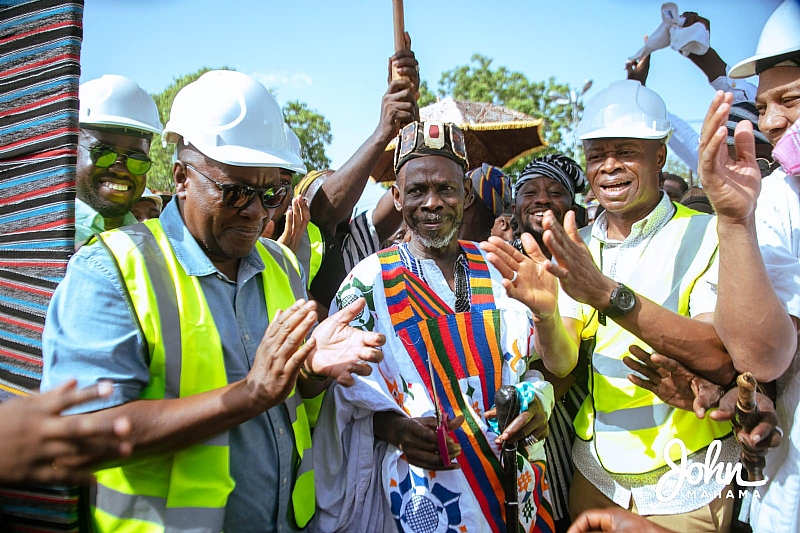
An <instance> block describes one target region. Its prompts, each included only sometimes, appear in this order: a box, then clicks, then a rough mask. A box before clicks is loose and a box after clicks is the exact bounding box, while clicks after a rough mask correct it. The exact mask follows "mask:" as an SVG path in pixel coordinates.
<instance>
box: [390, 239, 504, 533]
mask: <svg viewBox="0 0 800 533" xmlns="http://www.w3.org/2000/svg"><path fill="white" fill-rule="evenodd" d="M459 243H460V244H461V248H462V250H464V252H465V254H466V258H467V263H468V267H469V284H470V305H471V310H470V312H469V313H456V312H454V311H453V310H452V309H451V308H450V307H449V306H448V305H447V304H446V303H445V302H444V301H443V300H442V299H441V298H440V297H439V296H438V295H436V294H435V293H434V292H433V291H432V290H431V288H430V287H429V286H428V285H427V284H426V283H425V282H424V281H422V280H421V279H420V278H419V277H418V276H416V275H415V274H414V273H413V272H411V271H410V270H409V269H408V268H406V267H405V266H404V265H403V263H402V260H401V258H400V253H399V251H398V247H397V246H393V247H391V248H388V249H386V250H383V251H381V252H378V257H379V259H380V262H381V270H382V277H383V284H384V288H385V291H386V301H387V304H388V307H389V313H390V315H391V318H392V324H393V326H394V330H395V333H397V335H398V336H399V337H400V338H401V339H402V340H403V344H404V345H405V348H406V350H407V351H408V354H409V356H410V357H411V360H412V362H413V364H414V366H415V367H416V369H417V372H418V373H419V375H420V376H421V378H422V380H423V382H424V384H425V387H426V388H427V390H428V396H429V397H430V398H433V394H432V387H433V386H435V387H436V392H437V396H438V398H439V401H440V403H441V404H442V405H441V408H442V409H443V410H444V411H445V412H446V413H447V414H448V415H449V416H450V418H454V417H456V416H460V415H464V420H465V422H464V424H463V425H462V426H461V427H460V428H458V429H456V431H455V432H454V434H455V436H456V440H457V441H458V443H459V444H460V445H461V450H462V451H461V456H460V457H459V464H460V465H461V470H462V472H463V473H464V475H465V476H466V478H467V481H468V483H469V485H470V486H471V487H473V493H474V495H475V497H476V499H477V500H478V501H479V502H480V506H481V509H482V511H483V514H484V516H486V518H487V520H488V521H489V522H490V524H492V529H493V530H494V531H498V532H499V531H504V530H505V522H504V517H503V499H504V495H503V488H502V484H501V482H500V476H501V473H500V463H499V460H498V459H497V456H496V455H495V453H494V443H492V442H489V440H488V439H487V438H486V435H484V433H483V431H481V427H480V424H479V421H478V419H477V415H476V414H475V411H474V410H473V409H472V408H471V407H470V406H469V405H468V404H467V399H466V398H465V395H464V393H463V392H462V390H461V385H460V383H459V380H464V379H466V378H468V377H479V378H480V383H481V390H482V395H483V398H482V400H483V405H484V408H485V409H488V408H490V407H491V406H493V405H494V393H495V391H496V390H497V389H498V388H500V385H501V372H502V364H503V354H502V352H501V336H500V313H499V311H498V310H497V308H496V307H495V304H494V296H493V294H492V286H491V277H490V275H489V268H488V266H487V265H486V262H485V261H484V259H483V256H482V255H481V253H480V251H479V250H478V248H477V246H475V244H473V243H471V242H465V241H459ZM428 357H431V358H432V359H431V363H432V366H433V372H434V376H431V375H430V372H429V371H428ZM431 378H433V382H432V381H431Z"/></svg>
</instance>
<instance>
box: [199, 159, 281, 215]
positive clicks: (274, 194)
mask: <svg viewBox="0 0 800 533" xmlns="http://www.w3.org/2000/svg"><path fill="white" fill-rule="evenodd" d="M184 165H186V166H187V167H188V168H191V169H192V170H194V171H195V172H197V173H198V174H200V175H201V176H203V177H204V178H206V179H207V180H209V181H210V182H212V183H213V184H214V185H216V186H217V187H219V188H220V189H222V203H223V205H224V206H225V207H229V208H231V209H244V208H246V207H247V206H249V205H250V204H251V203H253V200H254V199H255V197H256V195H258V196H260V197H261V205H263V206H264V209H275V208H276V207H280V206H281V204H282V203H283V201H284V200H285V199H286V195H288V194H289V187H287V186H286V185H273V186H271V187H250V186H249V185H239V184H237V183H219V182H218V181H217V180H215V179H214V178H211V177H209V176H207V175H205V174H203V173H202V172H200V171H199V170H197V169H196V168H195V167H194V166H192V165H190V164H189V163H184Z"/></svg>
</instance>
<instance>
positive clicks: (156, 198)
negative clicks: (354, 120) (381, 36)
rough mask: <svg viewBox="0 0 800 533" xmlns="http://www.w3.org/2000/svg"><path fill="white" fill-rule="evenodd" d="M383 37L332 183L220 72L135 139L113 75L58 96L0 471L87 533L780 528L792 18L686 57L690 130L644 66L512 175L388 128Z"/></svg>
mask: <svg viewBox="0 0 800 533" xmlns="http://www.w3.org/2000/svg"><path fill="white" fill-rule="evenodd" d="M683 17H684V18H685V20H686V25H687V26H689V25H692V24H695V23H697V24H700V25H702V26H705V28H706V29H708V28H709V24H708V21H707V20H705V19H703V18H702V17H700V16H699V15H697V14H695V13H685V14H684V15H683ZM406 48H407V50H404V51H401V52H398V53H397V54H395V55H394V56H392V58H391V59H390V78H389V84H388V88H387V91H386V93H385V95H384V96H383V99H382V102H381V114H380V118H379V120H378V123H377V125H376V127H375V130H374V132H373V133H372V134H371V135H370V136H369V137H368V138H367V139H366V140H365V142H364V143H363V144H362V145H361V147H360V148H359V149H358V151H357V152H356V153H355V154H354V155H353V156H352V157H351V158H350V159H349V160H348V161H347V162H346V163H345V164H344V165H343V166H342V167H341V168H339V169H338V170H335V171H332V170H324V169H307V168H306V166H305V165H304V163H303V160H302V158H301V146H300V142H299V140H298V138H297V136H296V135H295V134H294V133H293V132H292V131H291V129H289V128H288V127H287V126H286V124H285V123H284V120H283V116H282V113H281V109H280V106H279V105H278V103H277V102H276V100H275V99H274V97H273V96H272V95H271V94H270V93H269V92H268V91H267V89H266V88H264V86H263V85H261V84H260V83H259V82H258V81H256V80H255V79H254V78H252V77H251V76H249V75H247V74H243V73H240V72H235V71H228V70H220V71H210V72H207V73H205V74H203V75H202V76H201V77H200V78H199V79H197V80H196V81H194V82H192V83H190V84H188V85H187V86H186V87H184V88H183V89H181V90H180V91H179V92H178V94H177V95H176V96H175V99H174V101H173V103H172V107H171V113H170V118H169V121H168V122H167V123H166V124H165V125H164V124H162V123H161V121H160V118H159V114H158V110H157V108H156V105H155V102H154V101H153V100H152V98H151V97H150V96H149V95H148V94H147V93H146V92H145V91H144V90H142V89H141V88H140V87H139V86H138V85H137V84H136V82H134V81H133V80H130V79H128V78H125V77H123V76H118V75H110V74H109V75H105V76H103V77H101V78H98V79H95V80H91V81H87V82H85V83H84V84H82V85H81V87H80V93H79V98H80V114H79V122H80V135H79V140H78V143H79V144H78V158H77V188H76V190H77V199H76V207H75V228H76V230H75V240H74V243H75V250H76V253H75V255H74V256H73V257H72V259H71V260H70V263H69V267H68V269H67V273H66V276H65V277H64V279H63V281H62V282H61V283H60V284H59V286H58V288H57V289H56V291H55V293H54V295H53V298H52V300H51V302H50V306H49V309H48V312H47V319H46V323H45V327H44V331H43V333H42V349H43V354H44V373H43V380H42V384H41V391H42V392H41V394H39V395H36V396H33V397H31V398H27V399H19V400H12V401H8V402H5V403H2V404H0V420H2V426H3V431H2V433H3V437H4V438H3V439H2V441H0V482H2V483H9V484H18V483H39V484H58V483H60V484H82V485H90V486H91V487H92V490H91V495H88V496H86V498H85V499H86V501H85V502H84V504H85V505H86V508H87V509H89V512H88V515H89V517H88V519H87V522H88V523H87V524H86V527H87V528H88V527H91V528H93V530H95V531H103V532H105V531H108V532H112V531H137V532H151V531H174V532H184V531H185V532H190V531H191V532H209V533H213V532H219V531H229V532H237V533H238V532H245V533H247V532H254V533H255V532H291V531H303V530H308V531H319V532H337V531H341V532H348V531H352V532H370V531H375V532H383V531H403V532H413V533H419V532H462V531H476V532H497V531H514V532H516V531H525V532H556V531H558V532H565V531H569V532H571V533H580V532H588V531H607V532H611V531H617V532H631V531H637V532H645V533H647V532H650V533H663V532H665V531H676V532H684V531H690V532H695V531H709V532H711V531H747V530H748V529H752V530H753V531H770V532H784V531H786V532H794V531H800V448H798V440H800V424H795V422H796V420H795V419H796V418H797V417H798V416H800V411H799V410H798V403H799V402H800V374H798V369H799V368H800V366H799V365H800V359H799V358H798V357H797V355H796V354H797V351H798V320H800V104H798V102H800V3H799V2H798V1H797V0H786V1H785V2H784V3H783V4H782V5H781V6H780V7H778V9H777V10H776V11H775V13H774V14H773V15H772V16H771V18H770V19H769V20H768V21H767V23H766V25H765V27H764V29H763V33H762V37H761V40H760V41H759V45H758V49H757V50H756V53H755V55H754V56H752V57H750V58H747V59H745V60H743V61H741V62H739V63H738V64H736V65H735V66H734V67H732V68H730V69H729V68H728V67H727V65H726V64H725V62H724V61H722V59H721V58H720V57H719V55H718V54H717V53H716V52H715V51H714V50H713V48H709V49H708V51H707V52H706V53H704V54H700V55H697V54H690V55H689V58H690V59H691V60H692V61H694V62H695V63H696V64H697V65H698V66H699V67H700V68H701V69H702V70H703V71H704V72H705V73H706V74H707V76H708V78H709V82H710V83H711V84H712V85H713V86H714V87H716V88H719V89H720V90H718V91H717V93H716V95H715V97H714V99H713V101H712V102H711V104H710V107H709V110H708V113H707V115H706V117H705V120H704V123H703V126H702V131H701V133H700V135H699V136H698V135H697V134H694V137H692V134H691V133H687V132H686V131H685V129H683V130H681V126H680V123H679V121H680V119H678V118H677V117H675V116H674V115H671V114H670V113H668V110H667V108H666V106H665V104H664V102H663V100H662V99H661V98H660V97H659V95H658V94H656V93H655V92H654V91H652V90H651V89H649V88H648V87H646V86H645V82H646V78H647V72H648V70H649V68H650V59H649V56H645V57H643V58H640V59H637V60H634V61H631V62H630V63H629V64H628V79H625V80H620V81H617V82H614V83H612V84H611V85H609V86H608V87H606V88H603V89H602V90H601V91H599V92H598V93H597V94H596V95H595V96H594V97H593V98H591V99H590V100H589V102H588V103H587V105H586V107H585V109H584V111H583V116H582V119H581V122H580V124H579V125H578V128H577V135H578V137H579V138H580V140H581V142H582V144H583V150H584V154H585V165H584V166H583V167H582V166H581V164H580V163H579V162H577V161H575V160H573V159H571V158H569V157H567V156H566V155H562V154H550V155H546V156H542V157H536V158H533V159H532V160H531V161H530V163H528V164H527V165H526V166H525V168H524V169H523V170H522V171H521V172H520V173H519V175H518V176H514V177H513V178H514V179H513V180H512V177H511V176H507V175H506V174H504V173H503V171H502V169H500V168H497V167H494V166H491V165H488V164H483V165H480V166H477V167H473V166H472V165H471V164H470V155H469V153H468V152H467V148H466V143H465V138H464V133H463V132H462V130H461V129H460V128H459V126H458V125H456V124H452V123H446V122H441V121H437V120H421V119H420V116H419V108H418V106H417V98H418V96H419V94H418V87H419V74H418V72H419V69H418V64H417V60H416V58H415V56H414V54H413V52H411V51H410V39H408V37H407V38H406ZM392 73H394V74H395V75H394V76H393V75H392ZM753 75H757V76H758V87H757V88H756V87H753V86H749V85H748V84H746V83H744V82H739V81H733V80H739V79H740V78H746V77H750V76H753ZM676 122H677V123H678V124H676ZM678 130H681V131H680V133H677V134H676V135H674V136H673V135H672V134H673V132H674V131H678ZM154 134H160V135H162V137H163V140H164V142H165V143H168V144H171V145H173V147H174V154H175V155H174V159H173V165H172V176H173V179H174V183H175V194H174V196H172V197H170V196H166V197H165V196H164V195H161V194H155V193H153V192H152V191H151V190H150V189H148V188H147V183H146V182H147V179H146V176H147V172H148V171H149V170H150V167H151V165H152V162H151V160H150V158H149V156H148V152H149V149H150V144H151V141H152V138H153V135H154ZM392 141H394V143H395V145H394V160H393V166H394V172H395V176H396V181H395V182H394V184H393V185H392V186H391V188H390V189H389V190H388V191H387V192H386V193H385V194H384V196H383V197H382V198H381V199H380V200H379V201H378V202H377V203H376V205H375V206H374V207H373V208H371V209H369V210H367V211H365V212H360V213H358V214H356V215H355V216H353V211H354V207H355V205H356V202H357V200H358V198H359V196H360V194H361V192H362V191H363V190H364V187H365V185H366V183H367V181H368V180H369V177H370V174H371V171H372V170H373V168H374V167H375V165H376V163H377V162H378V159H379V158H380V156H381V154H382V153H383V152H384V150H385V149H386V147H387V145H389V143H390V142H392ZM675 143H677V144H678V146H679V147H678V148H675V149H674V150H675V151H676V152H677V153H678V154H682V155H681V157H683V158H684V160H685V161H686V162H687V164H688V165H689V166H690V167H691V168H692V169H693V170H696V171H697V173H698V174H699V177H700V181H701V184H702V187H689V186H688V184H687V183H686V182H685V181H684V180H683V179H682V178H681V177H680V176H676V175H673V174H669V173H666V172H664V170H663V169H664V167H665V164H666V161H667V153H668V150H670V149H673V148H672V146H673V145H675ZM773 148H774V150H773ZM584 195H585V196H584ZM582 198H583V199H584V200H583V204H584V205H580V203H581V199H582ZM76 310H79V312H76ZM745 372H749V373H751V374H752V375H753V376H754V378H755V379H756V380H757V381H758V382H759V383H760V384H761V385H762V387H761V388H760V391H758V392H757V393H756V397H755V401H756V402H757V405H758V407H759V414H758V419H757V420H756V421H755V423H744V422H743V421H742V420H743V419H742V418H739V417H738V416H737V414H738V413H739V411H737V408H739V409H740V408H741V405H740V404H737V401H738V394H739V392H738V389H737V387H736V378H737V376H738V375H740V374H741V373H745ZM509 398H510V400H509ZM751 422H752V421H751ZM784 432H786V433H785V434H784ZM743 456H744V457H746V458H747V460H745V461H743V460H742V459H741V458H742V457H743ZM743 464H744V466H742V465H743ZM753 464H756V465H757V466H759V469H758V470H753V469H752V465H753ZM723 465H724V466H723ZM745 467H747V468H745ZM761 467H763V477H762V476H761V473H762V468H761ZM687 472H688V474H687ZM692 472H694V474H693V475H692ZM737 473H738V474H737ZM734 474H736V475H734ZM762 480H763V481H762ZM89 523H90V524H89ZM88 530H89V529H87V531H88Z"/></svg>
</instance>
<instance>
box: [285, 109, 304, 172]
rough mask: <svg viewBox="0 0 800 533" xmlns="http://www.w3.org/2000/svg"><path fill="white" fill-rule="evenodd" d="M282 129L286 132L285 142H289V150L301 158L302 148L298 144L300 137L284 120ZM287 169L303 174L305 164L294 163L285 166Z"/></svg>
mask: <svg viewBox="0 0 800 533" xmlns="http://www.w3.org/2000/svg"><path fill="white" fill-rule="evenodd" d="M283 130H284V133H286V142H287V143H288V144H289V151H290V152H292V153H293V154H294V155H296V156H297V157H298V158H300V160H301V161H302V160H303V148H302V146H301V145H300V138H299V137H298V136H297V134H296V133H295V132H293V131H292V128H290V127H289V125H288V124H286V123H285V122H284V123H283ZM286 168H287V170H291V171H292V172H297V173H299V174H305V173H306V172H307V170H306V165H305V164H304V163H303V164H300V165H295V166H293V167H286Z"/></svg>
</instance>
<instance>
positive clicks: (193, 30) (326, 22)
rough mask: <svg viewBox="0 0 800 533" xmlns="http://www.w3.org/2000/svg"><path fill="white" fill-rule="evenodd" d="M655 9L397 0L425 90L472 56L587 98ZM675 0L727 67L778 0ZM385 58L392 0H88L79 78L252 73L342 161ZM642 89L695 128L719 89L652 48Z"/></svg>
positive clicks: (636, 4) (581, 2) (154, 85)
mask: <svg viewBox="0 0 800 533" xmlns="http://www.w3.org/2000/svg"><path fill="white" fill-rule="evenodd" d="M661 3H662V2H661V1H660V0H658V1H653V0H548V1H543V0H491V1H486V0H483V1H480V0H438V1H437V0H405V21H406V29H407V30H408V31H409V33H410V34H411V38H412V48H413V49H414V51H415V53H416V55H417V58H418V59H419V61H420V74H421V77H422V79H423V80H427V81H428V84H429V86H430V87H431V88H432V89H435V88H436V87H437V84H438V81H439V77H440V75H441V73H442V72H443V71H445V70H449V69H452V68H454V67H455V66H458V65H464V64H466V63H468V62H469V58H470V56H472V54H474V53H476V52H477V53H480V54H482V55H485V56H487V57H490V58H492V59H493V60H494V65H495V66H500V65H504V66H506V67H508V68H509V69H511V70H516V71H520V72H522V73H524V74H525V75H526V76H527V77H528V78H529V79H531V80H544V79H547V78H548V77H550V76H554V77H555V78H556V80H558V81H560V82H565V83H569V84H570V85H573V86H578V87H580V86H581V85H582V84H583V81H584V80H585V79H586V78H591V79H593V80H594V86H593V87H592V89H591V90H590V91H589V92H588V93H587V97H591V96H592V95H593V94H595V93H596V92H597V91H598V90H599V89H601V88H602V87H604V86H606V85H608V84H609V83H611V82H612V81H615V80H617V79H622V78H624V77H625V72H624V63H625V60H626V58H627V57H628V56H629V55H632V54H634V53H635V52H636V51H637V50H638V49H639V47H640V46H641V44H642V38H643V36H644V35H645V34H648V33H651V32H652V31H653V30H655V28H656V27H657V26H658V24H659V23H660V21H661V18H660V12H659V10H660V6H661ZM676 3H677V4H678V7H679V9H680V11H681V12H683V11H697V12H698V13H700V14H701V15H703V16H705V17H707V18H708V19H710V20H711V44H712V46H713V47H714V48H716V49H717V51H718V52H719V53H720V55H721V56H722V58H723V59H725V60H726V61H727V62H728V64H729V65H733V64H735V63H736V62H738V61H739V60H741V59H744V58H745V57H748V56H750V55H752V54H753V52H754V51H755V47H756V43H757V41H758V36H759V34H760V32H761V28H762V26H763V24H764V22H765V21H766V20H767V18H768V17H769V15H770V14H771V13H772V11H773V10H774V9H775V8H776V7H777V6H778V5H779V4H780V0H694V1H692V2H681V1H677V2H676ZM132 28H135V30H134V29H132ZM392 53H393V39H392V3H391V0H341V1H338V2H334V1H331V0H327V1H326V0H291V1H287V0H230V1H227V2H221V1H218V0H217V1H211V0H85V12H84V41H83V49H82V52H81V63H82V77H81V81H86V80H89V79H93V78H96V77H98V76H101V75H102V74H106V73H114V74H122V75H125V76H129V77H130V78H133V79H134V80H136V81H137V82H138V83H139V84H140V85H141V86H142V87H144V88H145V89H146V90H147V91H149V92H151V93H155V92H160V91H162V90H163V89H164V88H165V87H166V86H168V85H169V84H170V83H171V82H172V80H173V78H175V77H180V76H182V75H185V74H188V73H190V72H194V71H196V70H197V69H199V68H201V67H211V68H218V67H222V66H227V67H231V68H235V69H237V70H240V71H242V72H246V73H249V74H253V75H255V76H256V77H258V78H259V79H260V80H261V81H262V82H263V83H264V84H265V85H267V87H269V88H270V89H271V90H272V91H273V94H275V95H276V97H277V98H278V100H279V101H280V102H281V104H283V103H285V102H286V101H288V100H294V99H297V100H300V101H303V102H306V103H307V104H308V105H309V106H310V107H311V108H312V109H315V110H317V111H318V112H320V113H321V114H323V115H324V116H325V117H326V118H327V119H328V120H329V121H330V123H331V126H332V130H333V142H332V144H331V145H330V146H329V147H328V148H327V153H328V156H329V157H330V158H331V159H332V160H333V167H334V168H336V167H338V166H341V165H342V164H343V163H344V162H345V161H346V160H347V158H348V157H349V156H350V155H351V154H352V153H353V152H354V151H355V150H356V149H357V148H358V146H359V145H360V144H361V143H362V142H363V141H364V139H366V138H367V137H368V136H369V134H370V133H372V131H373V130H374V128H375V125H376V124H377V121H378V117H379V113H380V101H381V96H382V95H383V93H384V92H385V90H386V70H387V58H388V57H389V56H390V55H391V54H392ZM647 85H648V87H650V88H652V89H654V90H655V91H657V92H658V93H659V94H660V95H661V96H662V97H663V98H664V100H665V102H666V104H667V107H668V108H669V109H670V111H672V112H673V113H675V114H677V115H679V116H681V117H683V118H684V119H685V120H687V121H690V122H691V123H692V125H693V126H694V127H695V128H699V123H700V120H702V118H703V116H704V115H705V111H706V109H707V106H708V103H709V102H710V101H711V98H712V96H713V90H712V89H711V88H710V87H709V85H708V83H707V82H706V78H705V76H704V75H703V74H702V73H701V72H700V71H699V70H698V69H697V68H696V67H695V66H694V64H692V63H691V62H690V61H689V60H688V59H686V58H684V57H682V56H680V55H679V54H678V53H677V52H674V51H672V50H670V49H666V50H661V51H658V52H656V53H655V54H653V58H652V67H651V71H650V78H649V80H648V84H647Z"/></svg>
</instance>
